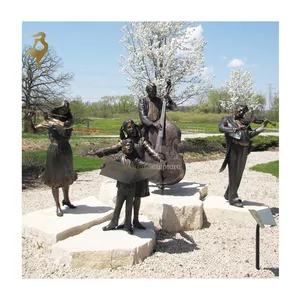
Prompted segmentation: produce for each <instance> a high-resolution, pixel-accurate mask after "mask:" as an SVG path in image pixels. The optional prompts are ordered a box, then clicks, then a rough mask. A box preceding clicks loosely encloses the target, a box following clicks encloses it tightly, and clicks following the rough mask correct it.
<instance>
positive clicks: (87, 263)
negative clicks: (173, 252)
mask: <svg viewBox="0 0 300 300" xmlns="http://www.w3.org/2000/svg"><path fill="white" fill-rule="evenodd" d="M140 221H141V223H142V224H143V225H144V226H145V227H146V230H141V229H135V228H134V234H133V235H130V234H128V233H127V232H126V231H125V230H122V229H118V230H110V231H103V230H102V227H103V226H105V225H107V224H108V222H104V223H103V224H100V225H96V226H93V227H92V228H90V229H88V230H86V231H84V232H82V233H81V234H79V235H76V236H73V237H70V238H68V239H66V240H63V241H60V242H57V243H56V244H55V245H53V246H52V252H51V255H52V257H53V258H54V260H55V262H56V263H58V264H60V263H65V264H67V265H68V266H70V267H71V268H87V269H104V268H117V267H119V266H132V265H134V264H137V263H140V262H142V261H143V260H144V259H145V258H146V257H148V256H150V255H151V253H152V252H153V249H154V247H155V239H156V234H155V231H154V226H153V222H151V221H149V220H148V219H147V218H145V217H141V218H140Z"/></svg>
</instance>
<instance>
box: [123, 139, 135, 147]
mask: <svg viewBox="0 0 300 300" xmlns="http://www.w3.org/2000/svg"><path fill="white" fill-rule="evenodd" d="M127 143H130V144H132V145H133V140H132V139H124V140H122V147H124V146H126V144H127Z"/></svg>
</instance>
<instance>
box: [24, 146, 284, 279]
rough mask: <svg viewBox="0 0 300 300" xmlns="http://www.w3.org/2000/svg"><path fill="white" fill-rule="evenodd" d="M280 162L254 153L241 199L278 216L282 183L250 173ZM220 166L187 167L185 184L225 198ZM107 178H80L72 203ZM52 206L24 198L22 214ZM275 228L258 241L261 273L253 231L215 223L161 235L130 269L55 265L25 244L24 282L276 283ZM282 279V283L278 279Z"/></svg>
mask: <svg viewBox="0 0 300 300" xmlns="http://www.w3.org/2000/svg"><path fill="white" fill-rule="evenodd" d="M274 160H279V152H276V151H265V152H252V153H251V154H250V155H249V157H248V162H247V166H246V170H245V171H244V176H243V179H242V183H241V187H240V189H239V195H240V196H241V197H242V199H245V200H251V201H257V202H263V203H265V204H266V205H268V206H269V207H270V208H273V210H274V211H277V212H279V208H278V207H279V199H278V198H279V193H278V189H279V180H278V179H277V178H276V177H274V176H272V175H270V174H265V173H259V172H255V171H250V170H249V167H251V166H253V165H256V164H258V163H265V162H269V161H274ZM221 163H222V160H213V161H203V162H196V163H191V164H187V173H186V176H185V178H184V180H191V181H196V182H199V183H205V184H208V193H209V195H223V194H224V191H225V188H226V185H227V180H228V178H227V174H228V173H227V169H226V170H225V171H224V172H223V173H218V170H219V168H220V166H221ZM102 180H103V177H102V176H99V170H97V171H92V172H84V173H80V174H79V179H78V180H77V181H76V182H75V183H74V184H73V185H72V186H71V189H70V196H71V200H73V201H76V200H80V199H83V198H85V197H87V196H95V197H98V196H99V186H100V183H101V182H102ZM53 205H54V200H53V198H52V194H51V190H50V189H49V188H47V187H41V188H35V189H30V190H24V191H23V192H22V209H23V214H26V213H28V212H30V211H34V210H39V209H43V208H47V207H51V206H53ZM275 220H276V222H277V225H278V226H276V227H272V228H265V229H263V230H262V231H261V236H260V265H261V270H259V271H257V270H256V269H255V227H254V228H253V226H250V225H249V226H245V225H243V226H241V224H239V223H237V222H233V221H228V222H218V221H213V222H212V223H211V224H209V227H207V228H203V229H201V230H195V231H186V232H181V233H174V234H171V233H167V232H164V231H162V230H161V231H159V232H157V246H156V249H155V252H154V253H153V255H151V256H150V257H148V258H147V259H145V260H144V261H143V262H142V263H140V264H137V265H134V266H132V267H120V268H117V269H113V270H110V269H103V270H85V269H70V268H69V267H67V266H65V265H60V266H58V265H56V264H54V263H53V262H52V260H51V258H50V249H49V248H47V247H46V246H43V247H39V246H38V245H37V244H34V243H30V242H28V241H27V240H26V239H24V238H23V239H22V245H23V249H22V277H23V278H244V277H252V278H274V277H277V276H279V215H278V214H277V215H276V217H275ZM277 278H278V277H277Z"/></svg>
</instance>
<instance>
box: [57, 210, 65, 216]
mask: <svg viewBox="0 0 300 300" xmlns="http://www.w3.org/2000/svg"><path fill="white" fill-rule="evenodd" d="M56 215H57V216H58V217H62V216H63V215H64V214H63V212H62V211H58V210H57V211H56Z"/></svg>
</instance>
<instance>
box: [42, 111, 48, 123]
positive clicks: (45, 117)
mask: <svg viewBox="0 0 300 300" xmlns="http://www.w3.org/2000/svg"><path fill="white" fill-rule="evenodd" d="M43 117H44V120H45V121H48V120H49V115H48V113H47V112H44V113H43Z"/></svg>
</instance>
